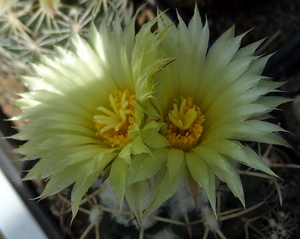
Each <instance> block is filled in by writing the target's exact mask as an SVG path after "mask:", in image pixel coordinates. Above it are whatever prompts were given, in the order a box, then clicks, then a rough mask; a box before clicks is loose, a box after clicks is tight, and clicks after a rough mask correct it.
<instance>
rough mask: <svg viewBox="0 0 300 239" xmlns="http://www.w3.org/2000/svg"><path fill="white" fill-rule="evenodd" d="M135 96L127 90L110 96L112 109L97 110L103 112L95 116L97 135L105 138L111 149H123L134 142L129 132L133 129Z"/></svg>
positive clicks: (100, 108)
mask: <svg viewBox="0 0 300 239" xmlns="http://www.w3.org/2000/svg"><path fill="white" fill-rule="evenodd" d="M134 98H135V96H134V95H131V94H130V93H129V92H128V91H127V90H125V91H124V92H123V93H122V92H121V91H116V92H114V93H113V94H110V95H109V101H110V108H111V109H107V108H105V107H103V106H101V107H99V108H97V109H98V110H100V111H101V112H102V114H100V115H95V116H94V121H95V125H96V128H97V135H99V136H101V137H103V138H104V139H105V142H106V143H108V144H109V145H110V146H111V147H123V146H125V145H126V144H128V143H129V142H131V141H132V140H131V139H130V138H128V131H129V130H131V129H132V128H133V122H134V115H135V108H134V104H135V100H134Z"/></svg>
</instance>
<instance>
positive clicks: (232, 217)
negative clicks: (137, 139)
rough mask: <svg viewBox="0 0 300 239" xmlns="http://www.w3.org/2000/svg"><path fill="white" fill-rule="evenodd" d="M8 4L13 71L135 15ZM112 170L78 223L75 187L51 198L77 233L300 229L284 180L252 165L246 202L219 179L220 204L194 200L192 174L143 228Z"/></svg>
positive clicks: (118, 6)
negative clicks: (286, 205) (286, 200)
mask: <svg viewBox="0 0 300 239" xmlns="http://www.w3.org/2000/svg"><path fill="white" fill-rule="evenodd" d="M7 3H8V2H5V1H4V2H3V4H4V5H0V7H2V9H3V10H2V11H3V15H1V17H0V41H1V46H0V55H1V61H2V62H1V63H2V65H4V66H5V67H4V70H6V71H11V70H12V69H14V70H15V71H17V72H21V73H26V74H34V73H33V71H32V70H31V68H30V67H29V66H28V64H27V63H28V62H32V61H39V57H40V54H41V53H42V54H47V55H54V54H55V52H54V48H53V45H57V46H62V47H64V48H67V47H68V46H69V45H68V44H69V41H68V39H69V38H70V34H72V32H75V33H77V34H79V35H80V36H82V37H84V38H85V37H87V32H88V29H89V27H90V25H91V22H94V23H95V24H96V25H97V24H99V23H100V22H101V21H102V19H103V17H104V16H106V19H107V20H108V21H110V22H113V20H114V18H115V17H116V16H119V17H120V18H121V19H122V22H123V25H126V24H128V22H129V20H130V18H131V16H132V15H133V13H134V12H133V5H131V4H129V3H128V2H126V1H110V2H108V1H105V0H103V1H101V0H87V1H57V0H56V1H43V0H41V1H40V2H37V1H31V0H28V1H19V2H17V1H15V2H10V3H11V4H10V5H6V4H7ZM49 4H50V5H49ZM7 36H8V37H7ZM170 62H171V61H169V62H168V64H169V63H170ZM255 146H257V145H255ZM265 146H266V145H265ZM252 148H254V146H253V147H252ZM21 150H22V149H21ZM273 150H274V147H273V146H271V145H270V146H268V145H267V146H266V148H265V153H264V155H260V156H261V157H262V158H265V159H266V161H268V158H269V156H270V154H271V153H272V152H273ZM258 154H260V150H258ZM270 166H271V167H272V163H270ZM294 167H297V166H294ZM110 170H111V166H110V165H109V166H107V168H106V169H105V171H104V173H103V174H102V177H103V180H102V178H98V180H97V181H96V182H95V183H94V184H93V185H92V186H91V187H90V188H89V190H88V192H87V193H86V195H85V197H84V198H83V199H82V200H81V202H80V205H79V215H77V217H75V219H74V220H73V224H72V225H71V226H70V221H71V220H72V213H71V211H72V209H71V204H70V202H69V198H70V195H71V190H72V187H67V188H66V189H64V190H63V191H62V192H59V193H58V194H57V195H51V196H49V199H48V201H50V202H53V206H52V211H53V212H54V214H57V216H58V217H59V220H60V222H61V225H63V227H62V228H63V229H64V230H65V233H66V234H68V235H69V236H70V238H80V239H83V238H97V239H98V238H114V236H117V237H120V238H132V239H134V238H140V239H141V238H170V239H173V238H174V239H176V238H203V239H206V238H208V239H212V238H221V239H224V238H227V239H229V238H230V239H240V238H247V239H248V238H255V237H257V238H289V237H292V236H293V235H294V233H295V230H296V222H295V220H294V219H293V218H292V217H289V215H288V214H286V213H285V212H282V211H281V210H280V208H279V206H278V204H279V202H280V201H281V200H282V196H281V184H282V183H281V182H280V180H278V178H276V177H275V176H273V175H266V174H263V173H258V172H256V171H254V170H249V168H248V167H246V166H242V167H241V168H240V169H239V171H238V173H239V174H240V175H241V183H242V185H243V188H244V195H245V199H246V200H245V201H246V203H245V208H244V207H243V204H242V203H241V201H240V200H238V199H237V198H236V197H235V196H234V195H233V193H231V192H230V191H231V190H230V189H229V187H228V186H227V185H226V184H225V183H223V182H221V181H220V180H217V181H216V182H215V184H216V208H215V209H214V208H212V207H211V205H210V203H211V202H210V200H211V199H209V198H208V196H207V195H206V194H205V193H204V192H203V191H201V190H200V191H199V192H198V191H197V193H198V194H197V195H196V197H197V199H196V200H195V198H192V197H190V191H192V190H190V187H191V186H195V187H196V185H194V184H195V181H194V180H192V181H193V183H190V184H189V185H187V184H185V183H182V184H181V185H180V187H179V188H178V190H177V191H176V193H175V194H174V195H173V196H172V197H171V198H169V199H168V200H167V201H166V202H165V203H163V204H162V205H161V206H160V207H159V209H158V210H156V211H155V212H154V213H153V214H151V215H149V216H148V217H147V218H146V219H144V220H143V227H141V224H139V223H138V221H137V218H136V215H134V213H133V212H132V211H131V209H130V206H129V205H128V204H127V203H126V201H125V202H124V203H123V205H122V208H120V204H119V198H118V195H117V194H116V193H115V191H114V190H113V188H112V187H111V186H110V183H109V179H106V176H107V175H105V173H109V171H110ZM279 176H280V175H279ZM101 181H104V183H103V184H102V182H101ZM37 184H41V185H42V187H43V188H44V187H45V186H46V184H45V182H43V181H41V180H37ZM99 185H101V186H99ZM195 191H196V190H195ZM40 193H41V192H40ZM270 195H271V197H270ZM194 196H195V195H194ZM195 204H196V209H195ZM70 227H71V228H70Z"/></svg>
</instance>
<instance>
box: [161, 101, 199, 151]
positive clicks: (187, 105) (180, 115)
mask: <svg viewBox="0 0 300 239" xmlns="http://www.w3.org/2000/svg"><path fill="white" fill-rule="evenodd" d="M175 101H177V100H175ZM204 120H205V117H204V115H202V114H201V111H200V108H199V107H198V106H195V105H193V98H191V97H188V98H187V99H184V98H182V100H181V104H180V106H179V108H178V104H174V105H173V110H170V111H169V114H168V117H167V124H168V130H167V135H166V138H167V139H168V140H169V142H170V143H171V145H172V147H174V148H179V149H182V150H183V151H189V150H190V149H192V148H194V147H195V146H196V144H197V142H198V139H199V138H200V136H201V133H202V130H203V126H202V123H203V122H204Z"/></svg>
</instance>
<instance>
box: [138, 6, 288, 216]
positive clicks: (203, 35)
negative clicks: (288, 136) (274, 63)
mask: <svg viewBox="0 0 300 239" xmlns="http://www.w3.org/2000/svg"><path fill="white" fill-rule="evenodd" d="M170 25H172V22H171V21H170V20H169V19H168V18H167V17H166V16H165V15H162V17H161V19H160V20H159V22H158V28H159V29H165V28H166V27H167V26H170ZM243 36H244V35H240V36H237V37H235V36H234V27H232V28H231V29H229V30H228V31H227V32H225V33H224V34H223V35H222V36H220V38H219V39H218V40H217V41H216V42H215V43H214V44H213V45H212V46H211V47H210V48H209V49H208V43H209V30H208V26H207V24H205V25H204V26H203V25H202V22H201V18H200V16H199V13H198V12H197V10H196V11H195V14H194V16H193V18H192V19H191V21H190V23H189V25H188V26H186V24H185V23H184V22H183V21H182V20H181V19H180V23H179V25H178V27H175V26H173V27H172V28H171V29H170V32H169V34H168V35H167V36H166V37H165V38H164V39H163V40H162V41H161V43H160V46H161V47H162V49H163V50H164V52H165V54H166V57H169V58H175V61H174V62H172V63H170V64H169V65H168V66H167V67H165V69H163V70H162V71H160V72H159V73H158V74H157V75H156V77H155V82H156V83H159V85H158V86H157V87H156V92H155V94H154V95H153V99H150V101H149V104H148V105H149V106H151V107H152V108H151V109H152V111H151V112H150V111H147V110H146V112H147V113H148V114H149V115H151V116H152V117H153V118H154V119H155V121H156V122H158V123H160V124H162V125H161V127H160V130H159V131H158V134H160V135H161V136H163V137H164V139H160V141H158V140H156V139H153V138H151V137H150V136H149V135H142V137H143V139H144V142H145V144H146V145H148V146H149V147H150V148H151V151H152V156H153V158H154V159H152V158H149V161H151V160H152V161H155V162H158V164H159V166H157V165H156V170H153V171H150V170H149V169H148V172H147V173H145V174H144V175H143V178H144V179H147V178H149V177H152V178H153V180H152V185H151V188H153V190H152V192H151V195H150V199H149V203H148V206H147V208H146V209H145V212H144V216H145V215H148V214H149V213H151V212H153V211H154V210H155V209H157V208H158V207H159V206H160V205H161V204H162V203H164V202H165V201H166V200H167V199H169V198H170V197H171V196H172V195H173V194H174V193H175V192H176V191H177V189H178V188H179V186H180V185H181V184H182V182H184V181H185V182H187V185H188V187H189V189H190V191H191V196H192V197H193V198H194V199H195V202H196V201H197V200H196V198H197V196H198V192H199V191H200V190H203V191H204V192H205V193H206V195H207V197H208V199H209V201H210V204H211V207H212V210H213V211H214V212H216V190H217V188H216V187H217V186H218V180H217V179H219V180H221V181H223V182H225V183H226V184H227V186H228V187H229V189H230V190H231V191H232V193H233V194H234V195H235V196H236V197H237V198H239V199H240V201H241V202H242V204H244V201H245V198H244V194H243V187H242V184H241V180H240V176H239V173H238V171H237V169H238V168H237V166H236V162H238V163H241V164H244V165H247V166H249V167H250V168H253V169H257V170H261V171H263V172H265V173H268V174H270V175H274V173H273V172H272V171H271V170H270V169H269V167H268V166H267V165H266V164H265V163H264V162H263V160H262V159H261V158H260V157H259V156H258V155H257V154H256V153H255V152H254V151H253V150H252V149H250V148H249V147H247V146H246V145H244V144H242V143H240V142H239V141H254V142H262V143H268V144H279V145H285V146H288V145H287V143H286V142H285V141H284V140H283V139H282V138H281V137H280V136H278V135H277V134H276V133H274V132H276V131H282V129H281V128H280V127H278V126H277V125H274V124H271V123H267V122H265V121H261V120H260V119H261V118H262V117H263V116H265V115H266V114H267V113H268V112H270V111H272V110H273V109H274V108H276V107H277V106H278V105H279V104H281V103H283V102H286V101H287V100H286V99H283V98H279V97H271V96H266V94H268V93H269V92H272V91H275V89H276V88H277V87H279V86H280V85H281V83H276V82H272V81H271V80H270V79H267V78H266V77H263V76H261V73H262V70H263V68H264V66H265V64H266V62H267V60H268V59H269V57H270V56H264V57H259V56H255V55H254V53H255V50H256V49H257V47H258V46H259V45H260V43H261V42H256V43H253V44H251V45H249V46H247V47H243V48H240V43H241V39H242V37H243ZM163 145H166V146H163ZM149 164H150V163H149ZM133 168H134V167H133ZM137 173H138V172H137Z"/></svg>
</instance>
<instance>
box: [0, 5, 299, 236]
mask: <svg viewBox="0 0 300 239" xmlns="http://www.w3.org/2000/svg"><path fill="white" fill-rule="evenodd" d="M197 2H198V7H199V9H200V12H201V15H202V17H203V20H205V18H207V19H208V23H209V26H210V34H211V42H214V41H215V40H216V39H217V38H218V37H219V36H220V35H221V34H222V33H223V32H224V31H226V30H227V29H229V28H230V27H231V26H232V25H235V28H236V34H242V33H244V32H246V31H248V30H251V31H249V32H248V34H247V35H246V36H245V37H244V39H243V41H242V45H247V44H250V43H252V42H255V41H257V40H260V39H263V38H266V40H265V42H264V44H262V46H261V47H260V48H259V50H258V54H271V53H274V52H277V51H278V52H281V50H282V49H284V48H286V47H287V46H291V47H294V48H293V49H292V51H291V52H289V54H288V55H287V57H286V58H285V59H283V61H282V62H281V63H282V65H284V67H283V69H281V70H280V72H279V73H278V72H277V73H276V74H275V73H274V74H275V78H274V80H275V81H280V82H286V84H285V85H283V86H282V87H281V90H282V91H283V92H281V93H279V94H280V95H282V96H284V97H288V98H290V99H292V100H294V99H295V100H294V101H292V102H290V103H286V104H284V105H283V106H281V107H280V109H281V110H282V111H280V112H276V113H275V114H274V117H277V120H278V122H279V124H280V125H281V126H283V127H284V128H285V129H287V130H288V131H290V132H292V134H284V136H285V137H286V139H287V140H288V141H289V142H290V143H291V145H292V146H293V147H294V148H295V149H296V150H295V151H293V150H292V151H288V153H286V152H283V153H282V154H279V155H285V157H283V156H281V157H280V158H281V159H280V160H279V161H282V163H289V164H298V165H299V164H300V153H299V152H300V127H299V126H300V67H299V66H300V53H299V54H298V55H297V54H295V52H298V51H299V49H298V48H300V47H299V46H297V44H295V45H292V44H290V43H289V41H290V40H291V39H293V38H294V37H295V36H297V35H298V34H300V0H285V1H282V0H264V1H260V0H226V1H225V0H223V1H222V0H198V1H197ZM140 4H141V3H140V2H137V3H136V7H138V6H139V5H140ZM157 5H159V6H162V7H164V9H169V12H170V15H171V16H174V15H175V11H174V9H175V8H178V9H179V13H180V14H181V15H182V17H183V19H185V20H186V21H188V19H189V18H190V17H191V15H192V13H193V9H194V1H183V0H172V1H157ZM164 9H162V10H164ZM153 15H155V8H154V7H147V10H145V11H144V15H142V16H140V18H141V20H140V22H144V21H145V18H147V17H149V16H153ZM142 18H143V19H142ZM289 44H290V45H289ZM299 45H300V41H299ZM289 56H291V58H293V59H290V58H289ZM0 63H1V59H0ZM282 65H280V64H279V65H276V64H274V67H275V68H274V69H271V70H270V71H269V72H271V73H270V74H271V75H272V74H273V73H272V72H274V71H273V70H275V71H276V70H277V69H278V68H280V67H281V66H282ZM24 91H26V88H25V87H24V86H23V85H22V83H21V82H20V80H19V77H18V76H16V75H15V74H12V72H10V71H8V70H7V69H4V68H1V67H0V105H1V108H2V111H3V112H4V113H5V114H6V115H7V118H10V117H13V116H16V115H18V114H19V113H20V109H19V108H17V107H16V106H15V105H14V103H13V101H14V100H15V99H16V98H17V97H18V96H17V95H16V94H15V93H22V92H24ZM24 123H26V122H18V123H17V126H21V125H22V124H24ZM275 151H276V150H275ZM278 151H280V150H277V151H276V152H277V154H276V152H273V153H274V154H276V155H278ZM276 172H277V173H278V174H279V175H280V176H281V177H282V178H283V179H284V183H283V184H282V185H283V188H282V189H283V194H284V197H283V199H284V201H283V207H282V208H281V209H280V210H282V211H283V212H285V213H286V214H287V215H289V216H291V217H292V218H293V220H294V223H295V224H296V225H297V224H298V225H299V224H300V212H299V210H298V211H297V210H295V209H296V208H298V209H299V208H300V196H299V195H300V187H299V183H298V182H299V181H300V177H299V172H300V169H291V170H289V171H287V169H282V170H279V171H278V170H276ZM282 238H285V237H282ZM289 238H300V235H299V231H296V230H295V231H294V233H293V235H292V236H291V237H289Z"/></svg>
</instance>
